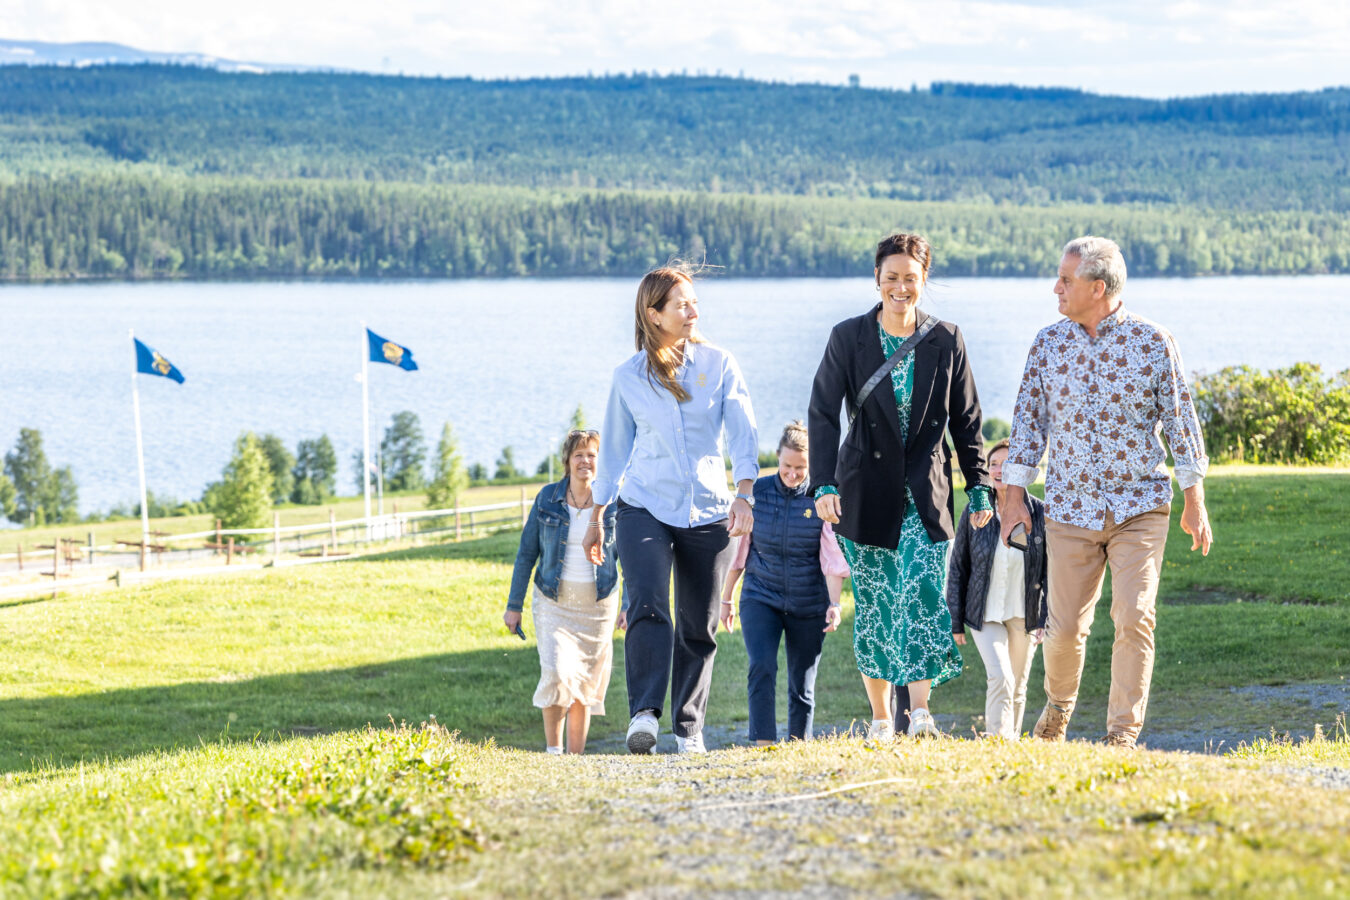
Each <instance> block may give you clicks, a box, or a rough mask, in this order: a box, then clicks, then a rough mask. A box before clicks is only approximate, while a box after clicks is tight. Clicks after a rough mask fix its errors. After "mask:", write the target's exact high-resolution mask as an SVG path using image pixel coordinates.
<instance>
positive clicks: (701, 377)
mask: <svg viewBox="0 0 1350 900" xmlns="http://www.w3.org/2000/svg"><path fill="white" fill-rule="evenodd" d="M697 384H698V386H699V387H707V386H708V376H707V375H705V374H703V373H702V372H699V373H698V381H697Z"/></svg>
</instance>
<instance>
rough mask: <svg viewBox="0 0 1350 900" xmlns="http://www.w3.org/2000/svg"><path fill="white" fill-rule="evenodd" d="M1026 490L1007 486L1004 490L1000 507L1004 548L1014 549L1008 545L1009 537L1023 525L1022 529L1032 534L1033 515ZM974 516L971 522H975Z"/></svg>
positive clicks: (999, 518)
mask: <svg viewBox="0 0 1350 900" xmlns="http://www.w3.org/2000/svg"><path fill="white" fill-rule="evenodd" d="M1026 496H1027V492H1026V488H1020V487H1017V486H1016V485H1012V484H1010V485H1007V486H1006V487H1005V488H1004V489H1003V502H1002V503H1000V504H999V505H998V521H999V525H1000V526H1001V527H1000V528H999V537H1000V538H1001V539H1002V541H1003V546H1005V547H1012V544H1009V543H1008V535H1010V534H1012V530H1013V528H1014V527H1016V526H1017V524H1018V523H1021V525H1022V527H1023V528H1025V529H1026V530H1027V534H1031V513H1030V512H1028V511H1027V504H1026ZM974 518H975V517H974V514H972V515H971V520H972V522H973V520H974Z"/></svg>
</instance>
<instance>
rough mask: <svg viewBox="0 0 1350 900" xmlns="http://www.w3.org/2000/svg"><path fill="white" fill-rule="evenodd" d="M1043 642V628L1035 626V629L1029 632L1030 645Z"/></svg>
mask: <svg viewBox="0 0 1350 900" xmlns="http://www.w3.org/2000/svg"><path fill="white" fill-rule="evenodd" d="M1044 643H1045V629H1044V628H1037V629H1036V630H1035V631H1033V632H1032V633H1031V646H1033V647H1035V646H1037V645H1038V644H1044Z"/></svg>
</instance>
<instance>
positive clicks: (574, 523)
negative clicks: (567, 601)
mask: <svg viewBox="0 0 1350 900" xmlns="http://www.w3.org/2000/svg"><path fill="white" fill-rule="evenodd" d="M567 514H568V517H569V518H570V519H571V523H570V524H569V526H568V528H567V550H566V552H565V553H563V561H562V580H563V581H572V582H578V581H579V582H582V583H586V584H593V583H594V582H595V566H594V565H592V564H591V561H590V560H589V559H587V558H586V547H585V541H586V529H587V527H589V525H590V521H591V511H590V509H589V508H587V509H577V508H576V507H574V506H572V504H570V503H569V504H567Z"/></svg>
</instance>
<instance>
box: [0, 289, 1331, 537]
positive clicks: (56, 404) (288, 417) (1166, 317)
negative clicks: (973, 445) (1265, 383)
mask: <svg viewBox="0 0 1350 900" xmlns="http://www.w3.org/2000/svg"><path fill="white" fill-rule="evenodd" d="M1051 284H1052V283H1051V280H1050V279H1048V278H1046V279H1034V280H1033V279H986V278H974V279H954V280H950V281H946V282H943V283H937V284H931V285H930V286H929V291H928V296H927V299H926V300H925V308H926V309H928V310H929V311H930V312H932V313H935V314H937V315H938V316H940V317H942V318H944V319H947V320H949V321H952V322H955V323H956V324H958V325H959V326H960V327H961V329H962V331H963V332H964V333H965V338H966V344H967V346H968V348H969V351H970V358H971V364H972V368H973V369H974V372H975V377H976V383H977V385H978V387H979V391H980V397H981V400H982V402H983V405H984V410H985V415H986V416H997V417H1000V418H1004V419H1008V418H1011V414H1012V406H1013V401H1014V399H1015V397H1016V392H1017V383H1018V379H1019V377H1020V375H1021V370H1022V365H1023V363H1024V361H1025V358H1026V351H1027V348H1028V346H1029V345H1030V343H1031V340H1032V338H1033V337H1034V336H1035V333H1036V331H1037V330H1038V329H1039V328H1041V327H1043V326H1044V325H1047V324H1049V323H1051V322H1053V321H1055V320H1056V319H1057V318H1058V316H1057V315H1056V311H1055V298H1054V297H1053V295H1052V294H1051V290H1050V289H1051ZM636 285H637V280H636V279H588V280H532V279H519V280H509V281H416V282H412V281H407V282H369V281H367V282H244V283H234V282H226V283H218V282H217V283H185V282H171V283H150V284H121V283H117V284H75V285H69V284H62V285H32V286H29V285H20V286H13V285H11V286H6V287H3V288H0V323H3V325H0V386H3V392H4V393H3V400H2V401H0V446H3V448H4V449H6V450H8V449H9V448H10V447H12V446H13V444H14V441H15V439H16V438H17V436H18V431H19V429H20V428H21V427H32V428H38V429H40V430H41V432H42V435H43V438H44V441H45V447H46V451H47V455H48V458H49V459H50V460H51V462H52V464H53V465H57V466H60V465H69V466H71V467H72V468H73V470H74V473H75V478H76V480H77V482H78V484H79V489H80V507H81V509H82V511H85V512H89V511H93V510H104V509H107V508H108V507H110V506H112V505H113V504H117V503H130V502H133V501H134V498H135V497H136V493H137V486H136V450H135V436H134V432H133V430H132V417H131V383H130V377H131V376H130V372H131V366H132V351H131V342H130V341H129V340H128V339H127V331H128V329H129V328H135V329H136V334H137V336H138V337H140V338H141V339H142V340H144V341H145V342H146V343H148V344H150V345H151V346H152V347H154V348H155V349H157V350H159V351H160V352H161V353H162V354H164V355H165V356H166V357H168V358H169V359H170V360H171V361H172V362H173V363H174V364H176V365H177V366H178V367H179V369H180V370H182V372H183V374H184V375H185V376H186V378H187V381H186V383H185V384H183V385H178V384H175V383H173V382H171V381H169V380H167V379H164V378H154V377H150V376H139V383H140V389H141V415H142V421H143V423H144V433H145V446H146V477H147V480H148V483H149V486H150V489H151V490H152V491H154V492H156V493H158V494H161V495H172V496H175V497H178V498H180V499H188V498H195V497H198V496H199V495H200V494H201V491H202V488H203V487H204V486H205V485H206V484H207V482H209V481H212V480H215V479H217V478H219V477H220V471H221V468H222V467H223V466H224V465H225V463H226V461H227V460H228V458H229V455H230V450H231V446H232V442H233V441H234V439H235V438H236V437H237V436H238V434H239V433H240V432H241V431H244V430H253V431H257V432H259V433H262V432H273V433H275V434H277V435H279V436H280V437H281V438H283V439H284V440H285V442H286V443H287V444H288V445H289V446H290V447H291V448H292V450H294V446H295V443H296V442H297V441H298V440H300V439H302V438H311V437H317V436H319V435H320V434H323V433H327V434H328V436H329V437H330V438H331V439H332V440H333V443H334V445H335V446H336V448H337V451H338V458H339V463H340V467H341V471H340V475H339V489H340V490H341V491H342V492H343V493H351V492H353V491H354V490H355V487H354V482H355V477H356V471H355V468H354V467H353V465H352V453H353V451H355V450H359V449H360V446H361V385H360V384H359V383H358V382H357V380H356V379H355V375H356V373H357V372H358V371H359V370H360V355H359V354H360V353H361V352H362V351H363V350H364V347H365V343H364V337H363V334H362V331H361V328H360V322H361V321H362V320H365V321H366V322H367V323H368V324H369V325H370V327H371V328H372V329H374V330H375V331H376V332H378V333H380V334H382V335H384V336H385V337H386V338H388V339H390V340H393V341H398V342H400V343H403V344H406V345H407V346H408V347H410V348H411V349H412V351H413V352H414V354H415V357H416V360H417V362H418V364H419V365H420V367H421V369H420V371H417V372H405V371H403V370H401V369H397V368H394V367H392V366H388V365H378V364H373V363H372V364H371V394H370V397H371V423H372V443H373V444H374V443H378V440H379V437H380V435H381V434H382V433H383V429H384V428H385V426H386V425H388V422H389V419H390V416H392V415H393V414H394V413H395V412H398V411H400V410H405V409H406V410H412V411H413V412H415V413H417V415H418V416H420V417H421V421H422V427H423V430H424V431H425V433H426V437H427V443H428V445H429V452H430V450H431V449H434V446H435V442H436V440H437V438H438V437H439V434H440V430H441V425H442V423H444V422H446V421H449V422H451V423H452V424H453V425H454V427H455V430H456V432H457V434H458V436H459V440H460V446H461V450H462V452H463V453H464V456H465V459H466V460H467V461H468V462H475V461H477V462H482V463H483V464H484V465H487V466H488V467H489V468H491V467H492V465H493V462H494V460H495V459H496V458H497V456H498V455H499V453H500V451H501V448H502V447H503V446H505V445H507V444H510V445H512V446H513V447H514V448H515V451H516V453H515V455H516V461H517V464H518V465H519V466H521V467H522V468H525V469H527V470H528V471H531V472H532V471H534V468H535V466H536V465H538V463H539V462H540V460H542V459H543V458H544V456H545V454H546V453H547V452H548V451H549V450H550V449H551V448H553V447H554V446H556V444H557V443H558V442H559V441H560V440H561V438H562V435H563V433H564V431H565V429H566V425H567V422H568V418H569V416H570V414H571V412H572V410H573V409H574V408H575V407H576V405H577V404H578V403H580V404H581V405H582V406H583V407H584V409H585V412H586V415H587V418H588V420H589V424H591V425H592V426H593V427H599V426H600V424H601V418H602V417H603V414H604V404H605V398H606V396H607V393H608V385H609V375H610V371H611V370H612V369H613V367H614V366H616V365H617V364H618V363H619V362H621V361H622V360H623V359H625V358H626V357H628V356H629V355H631V354H632V352H633V329H632V316H633V297H634V292H635V288H636ZM698 291H699V297H700V300H701V312H702V320H701V327H702V329H703V332H704V334H705V335H706V336H707V337H708V338H709V339H710V340H711V341H713V342H714V343H717V344H719V345H721V346H724V347H726V348H727V349H729V350H731V351H732V352H733V353H734V354H735V355H736V357H737V359H738V360H739V361H740V364H741V368H742V370H743V371H744V373H745V375H746V378H747V380H748V381H749V383H750V387H751V390H752V395H753V398H754V404H755V410H756V413H757V416H758V418H759V423H760V444H761V445H762V446H763V447H765V448H771V447H772V445H773V443H774V441H775V440H776V439H777V437H778V434H779V432H780V430H781V428H782V426H783V425H784V424H785V423H786V422H788V421H789V420H791V419H793V418H797V417H804V416H805V412H806V405H807V401H808V397H809V393H810V385H811V378H812V376H813V375H814V373H815V369H816V365H817V363H818V362H819V359H820V354H821V351H822V350H823V348H824V344H825V339H826V337H827V336H828V333H829V329H830V326H831V325H833V324H834V323H835V322H837V321H839V320H840V319H843V318H846V317H849V316H852V315H856V314H858V313H860V312H862V311H864V310H865V309H867V308H868V307H869V306H870V305H871V304H872V303H873V302H874V298H875V297H876V292H875V291H874V290H873V286H872V283H871V282H870V280H868V279H866V278H858V279H791V280H768V279H765V280H737V279H729V278H721V279H719V278H713V279H709V280H707V281H703V282H700V283H699V285H698ZM1348 296H1350V276H1305V277H1297V276H1290V277H1265V276H1261V277H1238V278H1212V279H1197V280H1178V279H1143V278H1140V279H1132V280H1131V281H1130V282H1129V285H1128V287H1127V290H1126V303H1127V305H1128V306H1129V307H1130V308H1131V309H1133V310H1135V311H1137V312H1139V313H1141V314H1142V315H1145V316H1147V317H1149V318H1152V319H1155V320H1157V321H1160V322H1162V323H1163V324H1165V325H1167V326H1168V327H1169V328H1170V329H1171V330H1172V332H1173V333H1174V334H1175V335H1176V337H1177V339H1178V341H1179V342H1180V345H1181V350H1182V354H1183V357H1184V359H1185V363H1186V367H1187V369H1188V371H1192V372H1194V371H1197V370H1199V371H1213V370H1215V369H1218V368H1221V367H1223V366H1226V365H1233V364H1238V363H1245V364H1248V365H1252V366H1256V367H1259V368H1269V367H1272V366H1284V365H1288V364H1290V363H1293V362H1295V361H1299V360H1307V361H1311V362H1316V363H1320V364H1321V365H1322V366H1324V367H1325V368H1327V369H1331V370H1337V371H1339V370H1341V369H1346V368H1350V339H1348V338H1347V334H1350V302H1347V297H1348Z"/></svg>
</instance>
